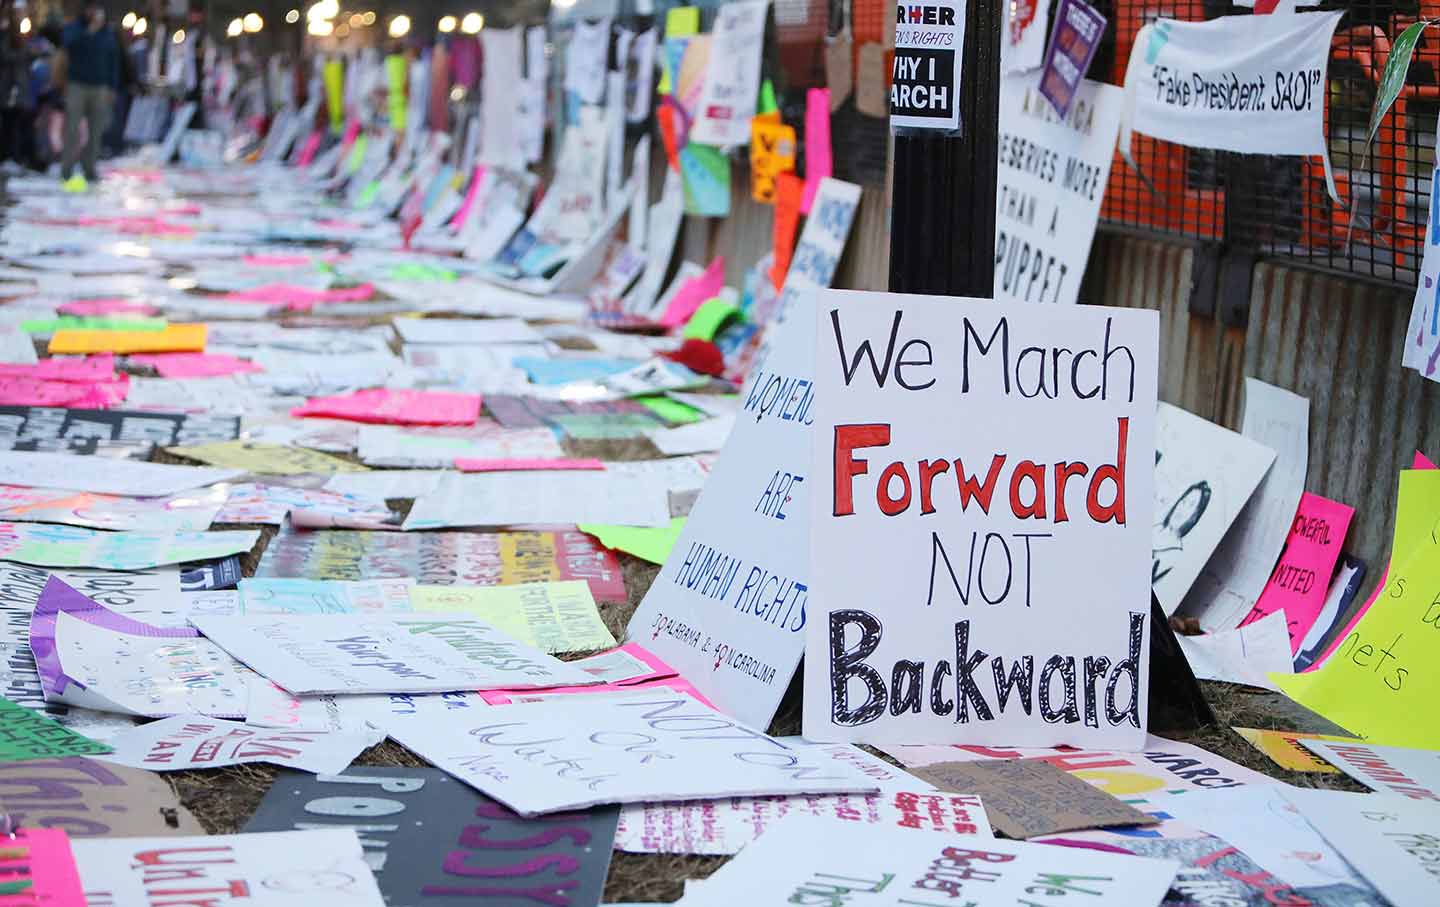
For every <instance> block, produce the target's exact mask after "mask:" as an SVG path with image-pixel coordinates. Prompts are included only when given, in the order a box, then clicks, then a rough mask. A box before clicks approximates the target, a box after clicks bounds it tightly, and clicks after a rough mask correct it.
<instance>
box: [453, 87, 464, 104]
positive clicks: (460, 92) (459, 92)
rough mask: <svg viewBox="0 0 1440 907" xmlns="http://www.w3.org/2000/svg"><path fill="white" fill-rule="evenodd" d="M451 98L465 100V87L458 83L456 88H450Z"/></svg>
mask: <svg viewBox="0 0 1440 907" xmlns="http://www.w3.org/2000/svg"><path fill="white" fill-rule="evenodd" d="M450 100H452V101H463V100H465V89H464V88H462V87H461V86H459V85H456V86H455V87H454V88H452V89H450Z"/></svg>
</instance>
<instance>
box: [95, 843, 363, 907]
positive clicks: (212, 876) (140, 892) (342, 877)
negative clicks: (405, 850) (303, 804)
mask: <svg viewBox="0 0 1440 907" xmlns="http://www.w3.org/2000/svg"><path fill="white" fill-rule="evenodd" d="M70 847H71V849H72V851H73V852H74V854H75V865H76V867H77V868H78V869H79V870H80V881H81V884H82V885H83V886H84V889H85V895H86V899H87V900H88V901H89V903H91V904H93V905H97V907H98V905H101V904H114V905H140V904H154V905H160V904H173V905H176V907H179V905H181V904H183V903H185V902H184V900H179V899H183V898H187V897H188V898H190V903H191V904H195V903H202V904H209V905H215V904H219V903H221V902H222V901H221V900H220V899H221V898H223V899H225V900H229V899H230V898H232V897H234V898H241V899H243V900H241V901H240V902H241V903H244V904H245V905H247V907H316V905H318V904H324V905H325V907H384V904H385V899H384V898H383V897H381V895H380V889H379V888H378V887H377V886H376V884H375V875H374V873H372V872H371V870H370V866H369V864H368V863H366V861H365V856H364V852H363V851H362V850H361V848H360V839H359V838H358V837H357V836H356V833H355V829H351V828H323V829H311V830H308V831H273V832H260V833H251V834H243V835H214V836H206V837H193V838H84V839H81V838H76V839H72V840H71V842H70ZM197 898H199V899H201V900H198V901H197V900H196V899H197Z"/></svg>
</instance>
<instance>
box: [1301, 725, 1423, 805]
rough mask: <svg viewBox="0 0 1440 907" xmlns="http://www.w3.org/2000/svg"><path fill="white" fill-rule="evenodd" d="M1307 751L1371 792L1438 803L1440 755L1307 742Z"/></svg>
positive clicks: (1365, 745) (1367, 745)
mask: <svg viewBox="0 0 1440 907" xmlns="http://www.w3.org/2000/svg"><path fill="white" fill-rule="evenodd" d="M1300 742H1301V745H1302V746H1304V747H1305V748H1306V749H1308V750H1310V751H1311V752H1312V753H1315V754H1316V755H1317V756H1319V757H1320V758H1322V759H1324V760H1325V761H1327V762H1329V763H1331V764H1332V765H1336V766H1338V767H1339V768H1340V769H1341V770H1342V771H1344V772H1345V774H1347V775H1349V776H1350V777H1352V778H1354V779H1355V780H1356V781H1359V782H1360V783H1361V784H1363V785H1365V786H1366V787H1368V788H1370V789H1371V790H1373V791H1376V792H1378V793H1382V794H1398V795H1399V796H1401V797H1409V798H1410V799H1411V800H1430V801H1434V802H1440V751H1436V750H1410V749H1402V748H1400V747H1398V746H1376V745H1374V744H1372V743H1361V742H1359V741H1348V740H1347V741H1336V740H1317V739H1308V740H1303V741H1300Z"/></svg>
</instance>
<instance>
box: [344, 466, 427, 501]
mask: <svg viewBox="0 0 1440 907" xmlns="http://www.w3.org/2000/svg"><path fill="white" fill-rule="evenodd" d="M445 475H446V473H445V472H443V471H441V470H438V469H385V470H376V471H374V472H337V473H335V475H333V476H331V477H330V478H329V479H327V480H325V490H326V491H333V492H335V493H337V494H349V495H354V496H356V497H360V498H369V499H371V500H376V501H384V500H388V499H391V498H396V499H400V498H418V497H420V496H421V495H425V494H429V493H430V492H432V491H434V490H435V488H436V487H437V486H438V485H439V484H440V480H441V479H443V478H444V477H445Z"/></svg>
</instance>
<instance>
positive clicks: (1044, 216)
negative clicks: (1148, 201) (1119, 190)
mask: <svg viewBox="0 0 1440 907" xmlns="http://www.w3.org/2000/svg"><path fill="white" fill-rule="evenodd" d="M1124 103H1125V95H1124V93H1123V92H1122V91H1121V90H1120V89H1119V88H1116V87H1115V86H1113V85H1104V84H1101V83H1099V82H1090V81H1084V82H1081V83H1080V84H1078V85H1077V86H1076V95H1075V105H1074V109H1073V111H1072V112H1071V113H1070V115H1069V116H1064V117H1057V116H1056V115H1055V113H1054V111H1053V110H1051V109H1050V108H1049V107H1048V106H1047V105H1046V104H1045V103H1044V101H1043V100H1042V99H1041V98H1040V96H1039V95H1038V94H1037V93H1036V91H1035V88H1034V86H1033V85H1032V80H1030V79H1028V78H1026V77H1024V76H1008V77H1007V78H1006V79H1005V80H1004V81H1002V82H1001V83H1000V166H999V183H998V188H997V192H996V196H995V298H996V300H999V301H1003V302H1041V303H1047V302H1053V303H1061V304H1066V305H1068V304H1072V303H1074V302H1076V301H1077V300H1078V297H1079V294H1080V280H1081V278H1082V277H1083V276H1084V274H1085V265H1086V263H1087V262H1088V261H1089V258H1090V244H1091V242H1092V241H1093V240H1094V238H1095V225H1096V223H1097V222H1098V221H1099V218H1100V200H1101V199H1102V198H1103V197H1104V195H1105V186H1106V184H1107V181H1108V180H1109V178H1110V162H1111V160H1113V159H1114V157H1115V135H1116V133H1117V132H1118V131H1119V129H1120V118H1121V115H1122V114H1123V111H1124Z"/></svg>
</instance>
